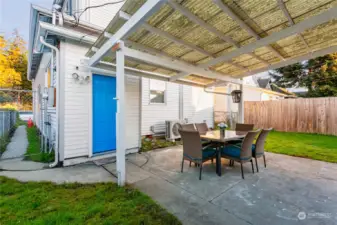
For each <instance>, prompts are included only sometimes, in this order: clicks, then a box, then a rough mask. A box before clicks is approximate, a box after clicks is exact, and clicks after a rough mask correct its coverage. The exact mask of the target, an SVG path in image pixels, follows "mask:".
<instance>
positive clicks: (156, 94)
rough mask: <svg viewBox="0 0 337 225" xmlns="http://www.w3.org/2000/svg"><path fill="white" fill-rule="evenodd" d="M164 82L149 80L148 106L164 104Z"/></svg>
mask: <svg viewBox="0 0 337 225" xmlns="http://www.w3.org/2000/svg"><path fill="white" fill-rule="evenodd" d="M165 91H166V82H164V81H161V80H151V79H150V104H152V103H154V104H163V103H165Z"/></svg>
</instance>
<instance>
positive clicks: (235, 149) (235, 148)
mask: <svg viewBox="0 0 337 225" xmlns="http://www.w3.org/2000/svg"><path fill="white" fill-rule="evenodd" d="M254 150H255V148H254ZM240 152H241V144H239V145H227V146H225V148H223V149H222V150H221V154H222V155H227V156H230V157H233V158H237V159H241V160H248V159H250V158H251V157H248V158H241V157H240Z"/></svg>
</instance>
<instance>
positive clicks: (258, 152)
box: [252, 128, 272, 172]
mask: <svg viewBox="0 0 337 225" xmlns="http://www.w3.org/2000/svg"><path fill="white" fill-rule="evenodd" d="M270 131H272V128H269V129H263V130H262V131H261V133H260V135H259V137H258V138H257V140H256V143H255V144H254V145H253V147H252V156H253V158H255V164H256V170H257V172H259V166H258V165H257V158H260V157H263V161H264V167H267V164H266V156H265V154H264V144H265V143H266V139H267V136H268V134H269V132H270Z"/></svg>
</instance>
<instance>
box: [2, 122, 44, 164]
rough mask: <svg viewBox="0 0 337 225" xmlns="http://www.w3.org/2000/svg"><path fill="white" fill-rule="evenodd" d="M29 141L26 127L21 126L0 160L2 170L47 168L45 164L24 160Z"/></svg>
mask: <svg viewBox="0 0 337 225" xmlns="http://www.w3.org/2000/svg"><path fill="white" fill-rule="evenodd" d="M27 147H28V139H27V130H26V126H19V127H18V128H17V129H16V130H15V132H14V135H13V137H12V139H11V142H10V143H9V144H8V145H7V149H6V151H5V152H4V153H3V154H2V156H1V158H0V169H1V170H17V171H27V170H39V169H42V168H44V167H45V166H47V164H45V163H38V162H33V161H27V160H24V154H25V153H26V151H27Z"/></svg>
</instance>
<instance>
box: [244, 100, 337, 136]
mask: <svg viewBox="0 0 337 225" xmlns="http://www.w3.org/2000/svg"><path fill="white" fill-rule="evenodd" d="M245 123H253V124H255V127H257V128H269V127H273V128H274V129H275V130H278V131H287V132H305V133H320V134H330V135H336V136H337V97H331V98H298V99H284V100H278V101H263V102H245Z"/></svg>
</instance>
